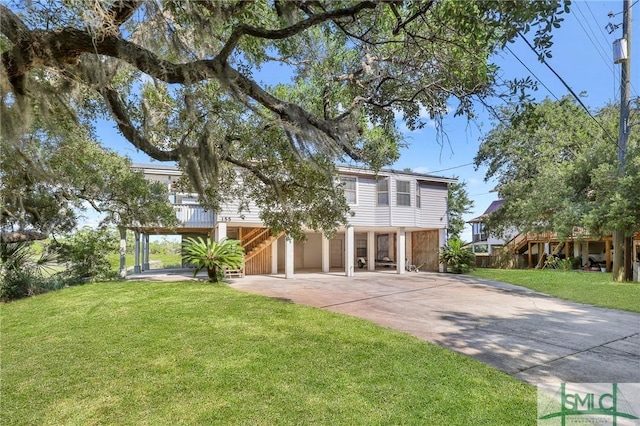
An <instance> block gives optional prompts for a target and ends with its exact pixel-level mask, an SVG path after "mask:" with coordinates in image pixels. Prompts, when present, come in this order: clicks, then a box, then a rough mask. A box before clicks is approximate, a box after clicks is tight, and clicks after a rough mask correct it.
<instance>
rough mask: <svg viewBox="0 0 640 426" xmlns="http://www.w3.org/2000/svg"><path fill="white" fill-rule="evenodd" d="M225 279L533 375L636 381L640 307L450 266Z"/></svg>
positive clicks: (534, 379)
mask: <svg viewBox="0 0 640 426" xmlns="http://www.w3.org/2000/svg"><path fill="white" fill-rule="evenodd" d="M230 282H231V287H234V288H236V289H239V290H244V291H248V292H252V293H258V294H262V295H265V296H270V297H277V298H281V299H286V300H290V301H292V302H294V303H300V304H304V305H310V306H315V307H318V308H322V309H327V310H330V311H333V312H340V313H343V314H347V315H351V316H355V317H360V318H365V319H368V320H371V321H373V322H375V323H377V324H380V325H382V326H385V327H390V328H393V329H396V330H400V331H404V332H407V333H409V334H412V335H414V336H416V337H418V338H420V339H423V340H426V341H429V342H433V343H435V344H437V345H440V346H444V347H447V348H450V349H452V350H454V351H457V352H460V353H463V354H466V355H469V356H472V357H473V358H476V359H478V360H480V361H482V362H485V363H487V364H489V365H492V366H494V367H496V368H498V369H500V370H502V371H505V372H507V373H509V374H511V375H513V376H515V377H517V378H519V379H521V380H524V381H526V382H529V383H531V384H534V385H535V384H538V383H543V382H555V383H557V382H574V383H585V382H591V383H611V382H617V383H640V314H634V313H629V312H622V311H616V310H611V309H602V308H595V307H591V306H587V305H581V304H578V303H571V302H565V301H562V300H559V299H555V298H552V297H548V296H545V295H542V294H540V293H536V292H533V291H530V290H528V289H525V288H522V287H517V286H513V285H509V284H504V283H497V282H491V281H487V280H481V279H476V278H471V277H467V276H457V275H450V274H436V273H424V272H421V273H417V274H416V273H407V274H405V275H397V274H394V273H387V272H359V273H357V274H356V275H355V277H352V278H347V277H344V276H343V275H340V274H335V275H332V274H329V275H325V274H299V275H296V278H294V279H291V280H285V279H284V278H282V277H273V276H248V277H244V278H241V279H232V280H230Z"/></svg>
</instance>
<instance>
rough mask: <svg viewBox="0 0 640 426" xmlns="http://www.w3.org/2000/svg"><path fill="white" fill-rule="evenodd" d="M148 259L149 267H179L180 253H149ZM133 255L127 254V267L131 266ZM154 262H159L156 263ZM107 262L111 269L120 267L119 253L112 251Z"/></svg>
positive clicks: (180, 263)
mask: <svg viewBox="0 0 640 426" xmlns="http://www.w3.org/2000/svg"><path fill="white" fill-rule="evenodd" d="M149 261H150V262H151V266H152V268H151V269H159V268H180V267H181V266H182V257H181V255H180V254H174V253H168V254H154V253H151V254H150V255H149ZM133 262H134V257H133V254H127V256H126V259H125V263H126V265H127V268H133ZM154 262H160V263H159V264H156V263H154ZM109 263H111V268H112V269H113V270H116V271H117V270H118V268H120V255H119V254H117V253H113V254H111V255H109Z"/></svg>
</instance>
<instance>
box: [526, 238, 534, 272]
mask: <svg viewBox="0 0 640 426" xmlns="http://www.w3.org/2000/svg"><path fill="white" fill-rule="evenodd" d="M532 250H533V245H532V244H531V241H529V242H527V254H528V258H529V259H528V261H529V269H531V268H533V257H532V256H533V253H531V251H532Z"/></svg>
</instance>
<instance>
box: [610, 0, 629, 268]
mask: <svg viewBox="0 0 640 426" xmlns="http://www.w3.org/2000/svg"><path fill="white" fill-rule="evenodd" d="M622 9H623V10H622V39H620V40H618V42H619V43H620V44H621V45H622V48H621V49H620V50H621V53H622V56H621V57H620V58H616V62H620V64H621V72H620V133H619V137H618V176H619V177H622V175H623V173H624V167H625V163H626V158H625V157H626V153H627V139H628V138H629V131H630V127H629V93H630V87H631V84H630V76H631V2H630V0H623V2H622ZM625 51H626V56H625V55H624V53H625ZM625 231H626V230H625V229H623V228H621V227H618V228H617V229H616V230H615V231H614V232H613V249H614V252H613V279H614V280H615V281H627V280H629V279H630V278H631V248H632V247H631V244H632V241H631V236H628V235H625V234H626V232H625Z"/></svg>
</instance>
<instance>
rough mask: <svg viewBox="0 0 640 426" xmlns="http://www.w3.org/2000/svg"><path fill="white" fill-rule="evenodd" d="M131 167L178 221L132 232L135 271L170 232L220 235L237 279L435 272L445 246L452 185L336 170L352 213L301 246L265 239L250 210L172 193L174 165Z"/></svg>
mask: <svg viewBox="0 0 640 426" xmlns="http://www.w3.org/2000/svg"><path fill="white" fill-rule="evenodd" d="M134 168H136V169H139V170H141V171H142V172H143V173H144V175H145V177H146V178H147V179H149V180H152V181H157V182H164V183H166V184H167V187H168V188H169V190H170V194H171V195H170V200H171V203H172V204H173V206H174V208H175V211H176V215H177V217H178V219H179V221H180V225H179V226H178V227H176V228H174V229H167V228H159V227H147V228H136V229H134V231H135V233H136V239H135V241H136V248H135V253H136V256H135V259H136V260H135V267H134V269H135V271H142V270H145V269H148V268H149V236H150V235H161V234H173V235H175V234H178V235H181V236H182V238H183V240H184V239H185V238H188V237H191V236H198V235H200V236H210V237H212V238H214V239H215V240H216V241H218V240H220V239H222V238H225V237H226V238H233V239H237V240H240V241H241V244H242V246H243V247H244V251H245V265H244V268H243V269H242V270H241V271H236V273H238V274H240V275H242V274H248V275H254V274H255V275H259V274H284V275H285V277H287V278H291V277H293V275H294V273H298V272H330V271H344V273H345V275H346V276H353V274H354V273H356V271H362V270H375V269H376V268H383V269H385V270H395V271H396V272H397V273H399V274H403V273H404V272H405V270H406V267H407V265H408V263H409V264H413V265H418V266H420V269H421V270H426V271H439V270H442V265H440V263H439V260H438V253H439V249H440V247H442V246H443V245H444V244H445V243H446V230H447V226H448V217H447V193H448V184H449V183H453V182H455V181H456V180H455V179H450V178H445V177H439V176H431V175H426V174H420V173H412V172H399V171H394V170H384V171H380V172H378V173H374V172H373V171H370V170H366V169H363V168H356V167H339V173H340V178H341V180H342V181H343V182H344V184H345V197H346V198H347V201H348V203H349V205H350V207H351V210H352V212H353V215H352V216H351V217H349V218H348V224H347V226H346V227H343V228H342V229H339V230H338V233H337V235H335V236H334V237H333V238H331V239H328V238H326V237H325V236H324V235H323V234H322V233H319V232H314V231H312V230H308V231H307V232H306V237H307V240H306V241H304V242H303V241H294V240H293V239H291V238H289V237H288V236H287V235H273V234H272V233H271V231H270V230H269V229H268V228H266V227H265V226H264V224H263V223H262V221H261V219H260V211H259V209H258V208H257V207H256V206H255V205H249V210H248V211H247V210H245V211H243V212H242V214H240V213H239V212H238V207H239V205H240V201H239V200H234V201H232V202H229V203H228V204H226V205H224V206H223V207H222V209H221V210H220V211H217V212H213V211H210V210H206V209H204V208H203V207H201V206H200V205H199V204H198V197H197V195H196V194H188V193H180V192H176V191H174V189H175V185H174V183H175V182H176V181H177V179H179V178H180V176H181V171H180V170H178V169H177V168H175V167H170V166H162V165H153V164H135V165H134ZM407 262H408V263H407Z"/></svg>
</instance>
